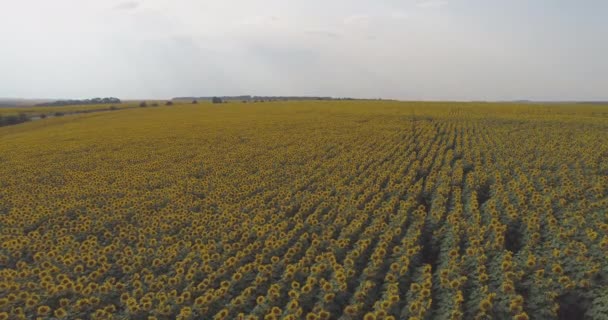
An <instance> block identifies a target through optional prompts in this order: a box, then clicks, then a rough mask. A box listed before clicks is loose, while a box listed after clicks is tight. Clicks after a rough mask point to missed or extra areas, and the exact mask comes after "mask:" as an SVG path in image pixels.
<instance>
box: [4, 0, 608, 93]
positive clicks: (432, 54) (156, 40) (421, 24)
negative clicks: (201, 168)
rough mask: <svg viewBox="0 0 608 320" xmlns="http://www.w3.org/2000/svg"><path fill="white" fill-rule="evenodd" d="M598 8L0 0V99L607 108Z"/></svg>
mask: <svg viewBox="0 0 608 320" xmlns="http://www.w3.org/2000/svg"><path fill="white" fill-rule="evenodd" d="M606 17H608V1H604V0H586V1H575V0H571V1H566V0H563V1H562V0H534V1H530V0H508V1H506V0H445V1H441V0H385V1H380V0H306V1H304V0H302V1H299V0H291V1H287V0H265V1H259V0H217V1H209V0H139V1H138V0H132V1H122V0H103V1H102V0H53V1H50V0H0V97H26V98H88V97H96V96H117V97H120V98H123V99H128V98H170V97H174V96H193V95H196V96H203V95H205V96H206V95H238V94H257V95H331V96H349V97H370V98H374V97H384V98H398V99H429V100H430V99H434V100H440V99H455V100H477V99H479V100H482V99H487V100H502V99H537V100H577V99H579V100H580V99H584V100H594V99H595V100H601V99H604V100H608V22H606Z"/></svg>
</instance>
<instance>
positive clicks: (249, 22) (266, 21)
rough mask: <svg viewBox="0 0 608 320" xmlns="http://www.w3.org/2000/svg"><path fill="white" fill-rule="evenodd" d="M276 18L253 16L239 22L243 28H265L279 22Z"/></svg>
mask: <svg viewBox="0 0 608 320" xmlns="http://www.w3.org/2000/svg"><path fill="white" fill-rule="evenodd" d="M279 20H280V19H279V17H277V16H253V17H248V18H246V19H244V20H242V21H241V23H240V24H241V25H245V26H266V25H272V24H275V23H277V22H278V21H279Z"/></svg>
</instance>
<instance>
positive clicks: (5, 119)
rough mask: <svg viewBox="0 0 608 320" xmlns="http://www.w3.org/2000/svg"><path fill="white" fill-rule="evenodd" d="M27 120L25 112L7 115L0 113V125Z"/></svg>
mask: <svg viewBox="0 0 608 320" xmlns="http://www.w3.org/2000/svg"><path fill="white" fill-rule="evenodd" d="M29 120H30V119H29V118H28V116H27V115H26V114H25V113H20V114H11V115H8V116H2V115H0V127H3V126H10V125H13V124H19V123H23V122H27V121H29Z"/></svg>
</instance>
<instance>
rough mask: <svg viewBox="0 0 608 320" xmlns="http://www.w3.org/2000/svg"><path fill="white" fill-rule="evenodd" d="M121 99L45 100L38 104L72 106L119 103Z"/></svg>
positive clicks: (39, 105) (41, 105)
mask: <svg viewBox="0 0 608 320" xmlns="http://www.w3.org/2000/svg"><path fill="white" fill-rule="evenodd" d="M119 103H121V101H120V99H118V98H114V97H107V98H93V99H84V100H71V99H70V100H57V101H53V102H44V103H39V104H36V106H38V107H61V106H72V105H86V104H119Z"/></svg>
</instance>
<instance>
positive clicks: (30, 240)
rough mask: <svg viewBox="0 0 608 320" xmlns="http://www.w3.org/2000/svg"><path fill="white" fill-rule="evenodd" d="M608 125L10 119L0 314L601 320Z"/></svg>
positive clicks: (404, 115)
mask: <svg viewBox="0 0 608 320" xmlns="http://www.w3.org/2000/svg"><path fill="white" fill-rule="evenodd" d="M124 106H125V105H118V107H124ZM104 107H108V106H104ZM86 108H95V106H87V107H86ZM20 110H21V109H20ZM25 110H26V111H22V112H28V113H32V114H34V113H42V112H49V113H50V112H56V111H62V112H65V111H69V110H85V108H82V107H52V108H28V109H25ZM5 111H6V109H0V112H1V113H3V112H5ZM607 133H608V107H605V106H595V105H550V106H549V105H547V106H545V105H517V104H485V103H456V102H454V103H450V102H445V103H440V102H437V103H413V102H412V103H403V102H371V101H354V102H335V101H332V102H272V103H259V104H242V103H228V104H223V105H212V104H207V103H203V104H198V105H191V104H182V105H175V106H172V107H165V106H161V107H158V108H133V109H129V110H121V111H118V112H100V113H90V114H81V115H77V116H73V117H62V118H53V119H45V120H41V121H34V122H29V123H24V124H19V125H14V126H8V127H2V128H0V319H18V318H35V317H36V316H40V317H42V318H49V317H56V318H69V319H73V318H79V317H80V318H85V317H86V318H88V317H89V315H90V317H91V318H92V319H107V318H114V319H155V318H156V319H175V318H178V319H239V318H241V319H311V320H312V319H368V320H371V319H490V318H494V319H511V318H513V319H518V320H525V319H528V318H530V319H555V318H561V319H583V318H585V319H598V318H599V315H602V314H605V308H606V301H608V256H607V255H606V252H608V215H607V213H608V160H607V159H608V134H607ZM149 317H155V318H149Z"/></svg>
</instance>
